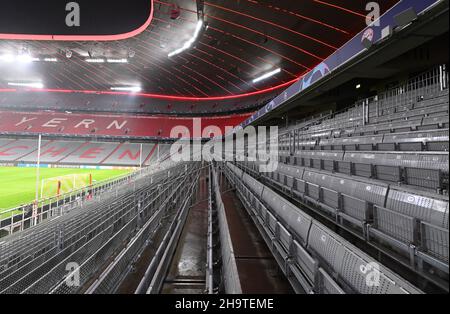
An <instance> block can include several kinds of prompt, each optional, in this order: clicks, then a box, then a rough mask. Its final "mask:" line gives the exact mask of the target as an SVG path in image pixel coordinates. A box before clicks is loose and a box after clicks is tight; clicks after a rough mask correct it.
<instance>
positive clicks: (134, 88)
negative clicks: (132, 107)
mask: <svg viewBox="0 0 450 314" xmlns="http://www.w3.org/2000/svg"><path fill="white" fill-rule="evenodd" d="M111 90H113V91H120V92H133V93H139V92H141V91H142V88H141V87H140V86H118V87H111Z"/></svg>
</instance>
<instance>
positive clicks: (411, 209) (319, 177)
mask: <svg viewBox="0 0 450 314" xmlns="http://www.w3.org/2000/svg"><path fill="white" fill-rule="evenodd" d="M239 165H240V166H241V167H244V168H245V169H246V170H248V171H249V172H250V173H252V174H253V175H255V176H260V175H262V176H263V177H264V178H265V180H266V182H268V183H269V184H272V185H273V186H275V187H277V188H279V189H280V190H281V191H283V192H285V193H286V194H288V195H289V196H291V197H294V198H298V199H300V200H302V201H307V202H308V203H311V204H313V205H314V206H315V207H317V208H319V209H321V210H323V211H324V212H325V213H327V214H329V215H331V216H332V217H335V218H336V219H337V221H339V222H340V223H342V224H344V223H346V224H350V225H351V226H353V227H356V228H358V230H360V232H361V233H362V234H363V235H364V236H365V237H366V239H367V240H370V236H373V237H375V238H377V239H378V240H380V241H382V242H386V243H388V244H389V245H390V246H393V247H394V248H395V249H396V250H400V252H402V253H406V254H405V255H406V256H408V257H410V254H411V248H413V250H414V254H413V255H414V256H417V257H422V259H424V258H426V259H427V261H428V262H429V263H432V264H433V265H434V266H436V265H437V267H438V268H439V269H441V270H442V271H445V272H447V273H448V255H449V243H448V235H449V233H448V227H449V202H448V197H445V196H442V195H438V194H433V193H427V192H419V191H417V190H412V189H408V188H405V187H398V186H396V185H388V184H386V183H382V182H377V181H374V180H368V179H364V178H357V177H353V176H347V175H343V174H336V173H329V172H324V171H320V170H312V169H308V168H303V167H297V166H290V165H283V164H281V165H279V168H278V170H277V171H275V172H269V173H263V174H260V173H259V168H258V167H259V166H258V164H257V163H254V162H241V163H239Z"/></svg>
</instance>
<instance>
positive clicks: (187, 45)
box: [167, 20, 203, 58]
mask: <svg viewBox="0 0 450 314" xmlns="http://www.w3.org/2000/svg"><path fill="white" fill-rule="evenodd" d="M202 27H203V20H199V21H198V22H197V26H196V27H195V32H194V35H193V36H192V37H191V39H189V40H188V41H187V42H185V43H184V44H183V47H181V48H178V49H177V50H174V51H172V52H171V53H169V54H168V55H167V56H168V57H169V58H170V57H173V56H175V55H177V54H180V53H182V52H183V51H185V50H187V49H189V48H191V46H192V45H193V44H194V42H195V41H196V40H197V38H198V35H200V31H201V30H202Z"/></svg>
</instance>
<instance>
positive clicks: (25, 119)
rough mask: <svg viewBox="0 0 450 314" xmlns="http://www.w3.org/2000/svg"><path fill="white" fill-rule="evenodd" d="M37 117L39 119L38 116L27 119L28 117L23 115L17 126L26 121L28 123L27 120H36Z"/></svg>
mask: <svg viewBox="0 0 450 314" xmlns="http://www.w3.org/2000/svg"><path fill="white" fill-rule="evenodd" d="M36 119H37V118H29V119H27V117H23V118H22V120H20V122H19V123H17V124H15V126H19V125H21V124H24V123H26V122H30V121H33V120H36Z"/></svg>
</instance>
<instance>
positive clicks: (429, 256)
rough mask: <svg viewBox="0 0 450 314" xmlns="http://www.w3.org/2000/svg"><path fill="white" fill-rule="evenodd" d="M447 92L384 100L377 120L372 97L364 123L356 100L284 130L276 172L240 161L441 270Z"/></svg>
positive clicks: (392, 248) (372, 237) (369, 237)
mask: <svg viewBox="0 0 450 314" xmlns="http://www.w3.org/2000/svg"><path fill="white" fill-rule="evenodd" d="M447 95H448V91H441V92H439V93H435V94H433V97H431V96H430V97H421V98H419V99H418V100H408V102H399V103H396V102H395V101H393V100H392V101H391V100H389V99H384V100H383V101H382V102H379V103H378V104H377V105H378V107H379V108H378V109H379V110H380V109H381V112H382V114H379V115H378V117H375V119H373V118H374V116H373V112H372V111H371V108H372V107H373V106H374V105H375V104H373V103H371V104H369V106H368V108H369V110H370V112H369V123H363V116H364V114H363V109H362V107H361V106H355V107H353V108H351V109H350V110H348V111H347V112H345V113H340V114H336V115H335V116H334V118H331V119H326V120H324V121H321V122H320V123H316V125H314V126H311V127H306V128H298V129H295V128H293V129H291V130H289V131H288V132H283V133H281V135H280V138H279V146H280V150H279V162H280V164H279V166H278V169H277V170H276V171H274V172H269V173H260V172H259V168H258V167H259V163H257V162H253V161H246V162H237V165H238V166H239V167H241V169H243V170H245V171H246V172H248V173H250V174H252V176H254V177H257V178H260V180H261V181H262V182H263V183H266V184H268V185H269V186H272V187H275V188H276V189H278V190H279V191H280V192H281V193H284V194H285V195H287V196H289V197H292V198H294V199H297V200H298V201H299V202H301V203H303V204H306V205H308V206H310V207H311V208H313V209H314V210H316V211H318V212H320V213H322V214H323V215H325V216H328V217H330V218H331V220H332V221H335V223H336V224H339V225H341V226H343V227H345V228H350V229H351V230H354V232H356V233H358V234H360V235H361V236H362V237H364V239H365V240H366V241H368V242H371V243H374V244H376V245H377V246H380V247H383V248H385V249H387V250H388V251H389V252H393V253H392V254H394V255H396V256H398V255H399V254H400V256H403V258H404V259H405V261H406V263H409V264H410V265H413V266H412V267H413V268H414V269H416V268H419V269H420V270H419V271H422V269H423V268H424V267H425V268H427V269H431V270H429V271H430V272H437V273H440V272H442V273H443V274H447V275H438V276H437V277H439V278H441V277H445V276H448V262H449V261H448V255H449V243H448V236H449V226H448V224H449V223H448V219H449V199H448V189H449V166H448V165H449V155H448V147H449V129H448V96H447ZM365 110H367V106H366V109H365ZM366 114H367V112H366ZM272 205H273V206H274V207H277V206H278V208H279V207H280V205H277V204H276V203H273V204H272ZM268 224H269V225H270V220H269V222H268ZM326 259H332V256H331V255H330V256H327V257H326ZM424 265H425V266H424ZM442 273H441V274H442ZM439 280H440V279H439ZM447 280H448V279H447Z"/></svg>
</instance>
